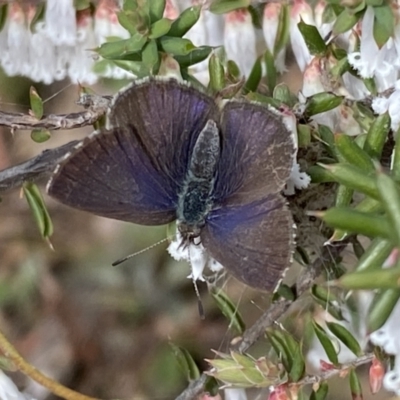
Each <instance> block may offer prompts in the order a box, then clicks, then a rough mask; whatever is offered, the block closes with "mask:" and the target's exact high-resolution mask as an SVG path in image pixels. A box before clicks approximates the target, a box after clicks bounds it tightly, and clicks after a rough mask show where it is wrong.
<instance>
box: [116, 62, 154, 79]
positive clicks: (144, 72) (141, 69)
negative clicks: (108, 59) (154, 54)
mask: <svg viewBox="0 0 400 400" xmlns="http://www.w3.org/2000/svg"><path fill="white" fill-rule="evenodd" d="M113 64H115V65H116V66H117V67H120V68H122V69H125V70H126V71H129V72H132V73H133V74H135V75H136V76H137V77H138V78H144V77H146V76H148V75H149V70H148V69H147V67H146V65H145V64H144V63H143V62H142V61H128V60H114V61H113Z"/></svg>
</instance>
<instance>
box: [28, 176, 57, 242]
mask: <svg viewBox="0 0 400 400" xmlns="http://www.w3.org/2000/svg"><path fill="white" fill-rule="evenodd" d="M22 189H23V191H24V195H25V198H26V200H27V202H28V204H29V207H30V209H31V211H32V213H33V217H34V218H35V221H36V224H37V226H38V227H39V231H40V234H41V235H42V237H43V238H45V239H48V238H49V237H50V236H51V235H52V234H53V223H52V222H51V218H50V215H49V213H48V211H47V208H46V204H45V203H44V200H43V197H42V195H41V193H40V190H39V188H38V187H37V186H36V185H35V184H34V183H30V182H25V183H24V184H23V186H22Z"/></svg>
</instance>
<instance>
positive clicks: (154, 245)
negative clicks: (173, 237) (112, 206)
mask: <svg viewBox="0 0 400 400" xmlns="http://www.w3.org/2000/svg"><path fill="white" fill-rule="evenodd" d="M167 240H169V237H166V238H164V239H162V240H160V241H159V242H157V243H154V244H152V245H151V246H149V247H146V248H144V249H142V250H139V251H137V252H136V253H132V254H129V255H128V256H126V257H123V258H120V259H119V260H117V261H114V262H113V263H112V264H111V265H112V266H113V267H115V266H117V265H119V264H122V263H123V262H125V261H127V260H129V259H130V258H133V257H136V256H138V255H139V254H142V253H145V252H146V251H148V250H150V249H152V248H153V247H156V246H158V245H159V244H161V243H164V242H166V241H167Z"/></svg>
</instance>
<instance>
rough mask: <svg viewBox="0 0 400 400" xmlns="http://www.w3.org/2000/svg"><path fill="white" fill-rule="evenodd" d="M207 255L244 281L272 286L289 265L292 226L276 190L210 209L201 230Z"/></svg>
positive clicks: (249, 283)
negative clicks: (265, 194)
mask: <svg viewBox="0 0 400 400" xmlns="http://www.w3.org/2000/svg"><path fill="white" fill-rule="evenodd" d="M201 240H202V243H203V245H204V247H205V248H206V249H207V250H208V251H209V253H210V254H211V256H212V257H213V258H215V259H216V260H217V261H218V262H219V263H221V264H222V265H223V266H224V267H225V268H227V269H228V271H229V272H231V273H232V275H234V276H235V277H236V278H237V279H239V280H240V281H242V282H244V283H246V284H247V285H249V286H251V287H253V288H257V289H261V290H267V291H269V290H272V289H274V288H275V286H276V284H277V283H278V282H279V280H280V279H281V278H282V275H283V272H284V271H285V269H286V268H287V267H288V266H289V265H290V262H291V258H292V253H293V250H294V226H293V220H292V216H291V214H290V212H289V210H288V208H287V206H286V203H285V200H284V198H283V197H282V196H281V195H280V194H277V193H274V194H270V195H267V196H266V197H264V198H263V199H260V200H257V201H255V202H252V203H249V204H244V205H235V206H227V207H223V208H220V209H217V210H214V211H212V212H211V214H210V215H209V217H208V219H207V224H206V226H205V227H204V229H203V230H202V232H201Z"/></svg>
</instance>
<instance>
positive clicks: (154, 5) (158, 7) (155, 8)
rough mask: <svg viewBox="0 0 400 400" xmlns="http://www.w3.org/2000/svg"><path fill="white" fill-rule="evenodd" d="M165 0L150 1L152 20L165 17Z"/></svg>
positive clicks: (152, 21)
mask: <svg viewBox="0 0 400 400" xmlns="http://www.w3.org/2000/svg"><path fill="white" fill-rule="evenodd" d="M165 2H166V1H165V0H152V1H149V15H150V22H151V23H154V22H156V21H158V20H160V19H161V18H162V17H163V14H164V10H165Z"/></svg>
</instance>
